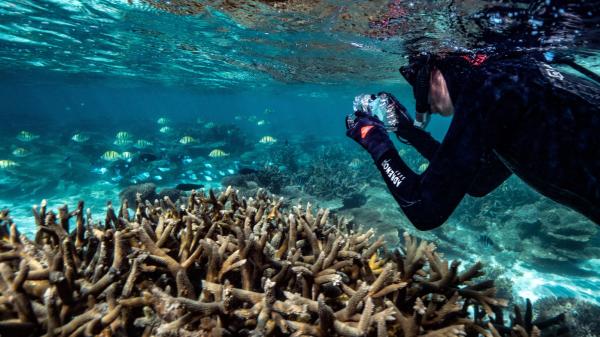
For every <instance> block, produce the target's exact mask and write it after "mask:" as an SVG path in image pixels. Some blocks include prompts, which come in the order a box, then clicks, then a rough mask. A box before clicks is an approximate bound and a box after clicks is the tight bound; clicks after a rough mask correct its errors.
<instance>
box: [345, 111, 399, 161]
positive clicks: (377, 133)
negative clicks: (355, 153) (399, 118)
mask: <svg viewBox="0 0 600 337" xmlns="http://www.w3.org/2000/svg"><path fill="white" fill-rule="evenodd" d="M346 136H348V137H350V138H352V139H354V140H355V141H356V142H357V143H358V144H360V145H361V146H362V147H363V148H365V149H366V150H367V152H369V154H370V155H371V157H373V159H374V160H375V161H378V160H379V158H381V156H382V155H383V154H384V153H385V152H387V151H388V150H391V149H394V144H393V143H392V141H391V140H390V137H389V136H388V133H387V130H386V129H385V126H384V125H383V122H382V121H380V120H379V118H377V117H374V116H369V115H367V114H366V113H364V112H361V111H357V112H355V113H354V116H347V117H346Z"/></svg>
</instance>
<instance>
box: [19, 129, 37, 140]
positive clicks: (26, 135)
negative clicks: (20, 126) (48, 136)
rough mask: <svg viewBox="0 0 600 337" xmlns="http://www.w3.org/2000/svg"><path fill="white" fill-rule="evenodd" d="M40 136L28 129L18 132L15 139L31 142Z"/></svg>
mask: <svg viewBox="0 0 600 337" xmlns="http://www.w3.org/2000/svg"><path fill="white" fill-rule="evenodd" d="M38 138H40V136H38V135H35V134H33V133H31V132H29V131H21V132H19V134H18V135H17V139H18V140H20V141H22V142H31V141H33V140H36V139H38Z"/></svg>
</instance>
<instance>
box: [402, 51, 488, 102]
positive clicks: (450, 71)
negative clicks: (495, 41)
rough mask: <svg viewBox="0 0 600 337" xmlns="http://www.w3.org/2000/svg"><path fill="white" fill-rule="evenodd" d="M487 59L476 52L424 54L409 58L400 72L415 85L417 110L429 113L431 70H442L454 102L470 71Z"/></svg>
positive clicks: (414, 92)
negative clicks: (442, 54)
mask: <svg viewBox="0 0 600 337" xmlns="http://www.w3.org/2000/svg"><path fill="white" fill-rule="evenodd" d="M486 60H487V56H485V55H483V54H476V55H473V56H467V55H447V56H438V55H433V54H423V55H419V56H415V57H411V58H409V63H408V65H406V66H403V67H401V68H400V73H401V74H402V76H403V77H404V78H405V79H406V81H407V82H408V83H409V84H410V85H411V86H412V87H413V94H414V96H415V100H416V111H417V112H418V113H429V112H430V111H429V82H430V75H431V70H433V69H434V68H436V69H438V70H440V71H441V72H442V75H443V76H444V79H445V80H446V85H447V87H448V92H449V93H450V98H451V99H452V102H456V101H457V99H458V97H459V95H460V91H461V88H462V87H463V85H464V84H465V79H466V78H468V73H469V72H470V71H472V69H473V68H476V67H479V66H480V65H481V64H483V63H484V62H485V61H486Z"/></svg>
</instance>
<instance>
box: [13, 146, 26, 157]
mask: <svg viewBox="0 0 600 337" xmlns="http://www.w3.org/2000/svg"><path fill="white" fill-rule="evenodd" d="M12 154H13V156H15V157H25V156H27V155H29V150H27V149H24V148H22V147H18V148H16V149H14V150H13V152H12Z"/></svg>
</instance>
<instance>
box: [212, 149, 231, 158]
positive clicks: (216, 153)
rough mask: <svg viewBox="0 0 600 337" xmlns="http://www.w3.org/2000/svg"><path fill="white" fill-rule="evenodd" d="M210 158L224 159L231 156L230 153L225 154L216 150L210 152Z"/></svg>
mask: <svg viewBox="0 0 600 337" xmlns="http://www.w3.org/2000/svg"><path fill="white" fill-rule="evenodd" d="M208 156H209V157H211V158H222V157H227V156H229V153H225V152H224V151H223V150H221V149H214V150H212V151H210V153H209V154H208Z"/></svg>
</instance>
